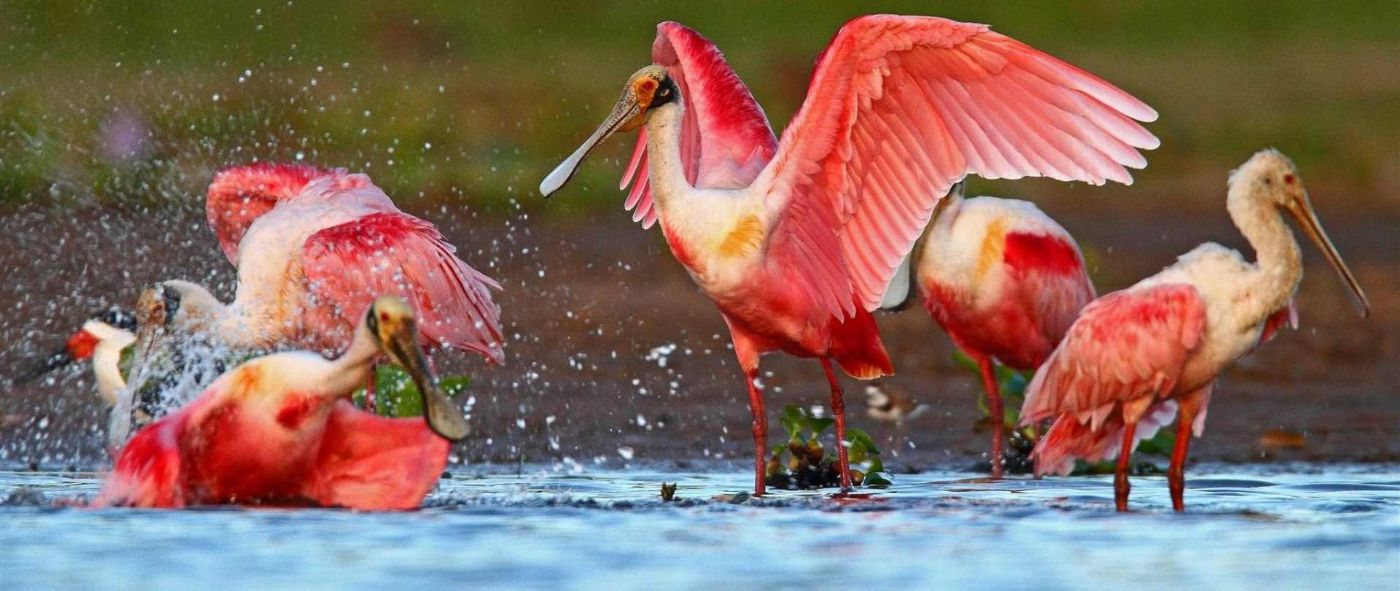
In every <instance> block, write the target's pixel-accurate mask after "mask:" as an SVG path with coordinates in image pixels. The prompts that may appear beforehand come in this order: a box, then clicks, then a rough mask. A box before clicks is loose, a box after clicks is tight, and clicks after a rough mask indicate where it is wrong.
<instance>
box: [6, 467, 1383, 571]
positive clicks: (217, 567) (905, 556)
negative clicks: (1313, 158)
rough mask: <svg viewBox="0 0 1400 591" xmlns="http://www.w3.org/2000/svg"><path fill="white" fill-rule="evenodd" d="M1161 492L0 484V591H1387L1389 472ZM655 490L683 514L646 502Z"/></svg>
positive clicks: (453, 481)
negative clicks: (280, 491)
mask: <svg viewBox="0 0 1400 591" xmlns="http://www.w3.org/2000/svg"><path fill="white" fill-rule="evenodd" d="M1188 478H1189V481H1188V485H1187V486H1188V489H1187V503H1188V509H1189V512H1188V513H1187V514H1184V515H1175V514H1172V513H1171V512H1170V511H1169V510H1168V507H1169V505H1168V499H1167V491H1166V483H1165V481H1164V479H1162V478H1160V477H1156V478H1154V477H1140V478H1135V479H1134V485H1135V486H1134V490H1133V499H1132V500H1133V503H1134V506H1135V508H1137V509H1138V511H1137V512H1135V513H1133V514H1129V515H1117V514H1114V513H1113V512H1112V510H1111V509H1112V488H1111V483H1110V479H1109V478H1105V477H1086V478H1072V479H1046V480H1042V481H1032V480H1021V479H1013V480H1008V481H1004V482H1000V483H986V482H981V481H978V480H975V479H974V478H972V475H970V474H964V473H956V472H935V473H925V474H917V475H902V476H899V477H898V481H897V484H896V485H895V486H894V487H893V488H891V489H888V490H886V491H883V492H880V493H878V494H876V495H874V496H873V497H871V498H869V499H863V500H852V501H838V500H835V499H832V498H830V497H829V496H828V495H827V494H824V493H816V492H802V493H796V492H778V493H776V494H773V495H770V497H769V498H767V499H764V500H762V501H755V500H752V499H745V498H743V497H742V496H741V497H740V498H739V499H737V500H739V501H740V502H739V503H733V502H732V501H734V500H736V499H734V498H733V493H737V492H739V491H742V490H744V489H745V487H746V485H747V484H748V483H749V479H748V477H747V475H746V474H741V473H737V472H714V473H702V474H677V473H671V472H664V471H654V470H628V471H589V472H584V473H582V474H576V475H564V474H560V473H558V472H555V471H554V470H552V469H549V468H546V467H536V468H535V469H534V470H533V471H532V470H531V469H529V468H527V469H526V470H524V472H523V474H522V475H516V474H509V475H492V474H480V475H476V474H474V475H462V474H458V475H457V476H455V477H453V478H450V479H446V480H444V481H443V483H442V485H441V487H440V488H439V490H438V491H437V492H436V493H434V494H433V496H431V497H430V498H429V501H428V507H427V508H425V509H423V510H420V511H415V512H409V513H394V514H360V513H353V512H347V511H332V510H246V509H208V510H194V511H135V510H103V511H94V510H86V509H75V508H54V501H55V500H57V499H64V498H74V497H78V498H81V497H84V496H87V495H91V494H92V493H94V492H95V491H96V490H97V487H98V485H99V480H98V479H97V477H96V476H95V475H91V474H77V475H74V474H58V473H23V472H0V499H6V501H5V506H3V507H0V588H5V589H16V588H83V589H101V588H113V589H128V588H143V589H162V588H165V589H184V588H191V586H192V585H193V586H196V587H204V586H206V585H207V586H210V588H213V587H214V586H217V587H218V588H234V587H237V588H262V587H266V586H269V585H277V586H291V587H296V588H306V589H317V588H348V587H352V586H368V587H377V588H378V587H387V586H390V585H399V584H404V585H413V586H415V587H418V588H423V587H427V586H428V585H432V586H439V587H446V588H466V587H472V588H528V589H546V588H547V589H576V588H596V589H619V588H648V589H670V588H739V587H748V588H770V589H777V588H792V589H812V588H834V587H842V588H847V589H911V588H934V587H938V588H983V589H999V588H1010V587H1011V586H1013V585H1018V586H1019V585H1024V586H1025V587H1024V588H1027V589H1069V588H1081V587H1084V586H1086V585H1090V586H1093V587H1097V588H1113V587H1120V586H1127V585H1130V586H1133V587H1142V586H1150V587H1155V588H1183V589H1185V588H1246V587H1249V588H1260V587H1268V588H1271V589H1324V588H1328V589H1341V588H1344V589H1347V590H1348V591H1356V590H1360V589H1395V588H1396V585H1397V582H1396V581H1397V580H1400V471H1398V470H1397V469H1396V467H1394V466H1342V467H1338V466H1325V467H1323V466H1289V467H1287V468H1280V467H1267V468H1260V467H1250V466H1206V467H1204V468H1202V469H1196V470H1195V472H1194V474H1188ZM662 481H667V482H674V481H679V484H680V486H679V492H678V495H677V496H678V497H679V498H680V499H681V501H680V502H677V503H671V504H663V503H661V501H660V499H659V496H658V494H657V493H658V490H659V483H660V482H662Z"/></svg>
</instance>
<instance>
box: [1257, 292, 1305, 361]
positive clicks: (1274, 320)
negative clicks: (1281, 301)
mask: <svg viewBox="0 0 1400 591" xmlns="http://www.w3.org/2000/svg"><path fill="white" fill-rule="evenodd" d="M1285 326H1287V327H1288V328H1292V329H1297V328H1298V300H1297V299H1290V300H1288V305H1287V306H1284V307H1283V308H1282V309H1280V310H1279V311H1277V312H1274V313H1273V314H1271V315H1269V317H1268V318H1267V319H1266V320H1264V330H1263V331H1262V332H1260V333H1259V344H1257V345H1255V346H1254V348H1255V349H1258V348H1259V347H1262V346H1264V343H1267V342H1269V341H1272V340H1273V339H1274V337H1276V336H1278V331H1279V330H1282V329H1283V327H1285Z"/></svg>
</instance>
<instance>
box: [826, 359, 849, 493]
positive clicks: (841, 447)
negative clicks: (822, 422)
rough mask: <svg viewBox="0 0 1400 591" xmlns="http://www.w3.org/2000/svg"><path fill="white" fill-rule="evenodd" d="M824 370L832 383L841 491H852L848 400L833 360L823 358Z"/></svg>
mask: <svg viewBox="0 0 1400 591" xmlns="http://www.w3.org/2000/svg"><path fill="white" fill-rule="evenodd" d="M822 369H823V370H825V371H826V381H827V382H830V383H831V414H832V415H833V416H835V417H836V461H837V463H838V464H839V465H840V467H841V490H842V492H844V491H848V490H851V460H850V457H849V455H850V454H849V453H848V452H847V450H846V398H845V396H844V395H843V394H842V392H841V383H840V382H838V381H836V372H834V371H832V369H831V360H830V359H827V358H825V357H823V358H822Z"/></svg>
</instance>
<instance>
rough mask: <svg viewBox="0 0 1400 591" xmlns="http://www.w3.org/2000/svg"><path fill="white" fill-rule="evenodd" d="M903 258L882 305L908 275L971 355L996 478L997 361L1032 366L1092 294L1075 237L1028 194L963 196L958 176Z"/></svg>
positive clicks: (900, 300)
mask: <svg viewBox="0 0 1400 591" xmlns="http://www.w3.org/2000/svg"><path fill="white" fill-rule="evenodd" d="M914 259H917V263H915V262H913V261H914ZM903 265H904V267H906V268H904V269H901V271H900V272H899V273H898V274H896V277H897V278H903V279H899V280H897V281H893V282H891V285H890V287H889V289H888V290H886V292H885V297H884V300H883V302H882V306H883V307H885V308H887V309H889V308H895V307H900V306H902V305H903V304H904V302H905V301H907V300H908V299H909V295H910V291H911V290H910V286H909V283H910V282H911V281H912V282H913V283H915V284H917V285H918V287H919V292H920V294H921V295H922V297H923V301H924V307H925V308H926V309H927V310H928V312H929V315H931V316H933V319H934V320H935V321H937V322H938V325H939V326H941V327H943V330H944V331H946V332H947V333H948V336H949V337H950V338H952V339H953V343H954V344H956V345H957V346H958V348H959V349H961V350H962V352H963V353H965V354H967V356H968V357H971V358H972V360H973V361H975V362H976V363H977V366H978V369H979V370H980V371H981V374H982V388H983V390H984V391H985V392H986V395H987V411H988V415H990V417H991V419H992V449H991V453H990V454H989V455H990V458H989V459H990V463H991V471H992V478H1001V476H1002V472H1003V465H1004V464H1005V458H1004V454H1003V447H1004V445H1005V444H1004V440H1005V437H1006V425H1005V422H1006V420H1005V418H1004V417H1005V411H1004V410H1003V408H1002V399H1001V386H1000V384H998V383H997V376H996V366H995V364H996V363H1000V364H1002V365H1006V366H1009V367H1012V368H1015V369H1018V370H1022V371H1030V370H1034V369H1035V368H1037V367H1039V366H1040V364H1041V363H1042V362H1044V361H1045V358H1046V357H1048V356H1049V355H1050V352H1051V351H1053V350H1054V349H1055V345H1057V344H1059V342H1060V339H1061V338H1063V337H1064V334H1065V331H1066V330H1069V326H1070V324H1071V323H1072V322H1074V319H1075V317H1076V316H1078V315H1079V310H1080V309H1081V308H1083V307H1084V305H1085V304H1087V303H1089V302H1090V301H1091V300H1093V299H1094V285H1093V283H1092V282H1091V281H1090V280H1089V274H1088V273H1087V272H1086V271H1085V269H1084V257H1083V255H1082V254H1080V252H1079V245H1078V244H1076V243H1075V241H1074V238H1072V237H1071V236H1070V234H1069V232H1067V231H1065V229H1064V228H1063V227H1061V226H1060V224H1058V223H1056V222H1055V220H1053V219H1050V216H1047V215H1045V213H1044V212H1042V211H1040V209H1039V208H1037V207H1036V206H1035V205H1034V204H1032V203H1029V202H1026V201H1019V200H1015V199H1002V198H998V197H973V198H970V199H968V198H964V197H963V184H962V183H958V184H956V185H954V186H953V189H952V190H951V191H950V192H949V194H948V196H947V197H945V198H944V199H943V201H941V202H940V203H939V205H938V208H937V209H935V210H934V213H933V221H932V222H931V223H930V224H929V227H928V230H927V234H926V236H925V237H924V238H923V245H922V246H918V247H915V250H914V251H913V252H912V253H911V254H910V257H908V258H906V259H905V261H904V264H903ZM911 272H912V274H913V277H912V279H910V276H911Z"/></svg>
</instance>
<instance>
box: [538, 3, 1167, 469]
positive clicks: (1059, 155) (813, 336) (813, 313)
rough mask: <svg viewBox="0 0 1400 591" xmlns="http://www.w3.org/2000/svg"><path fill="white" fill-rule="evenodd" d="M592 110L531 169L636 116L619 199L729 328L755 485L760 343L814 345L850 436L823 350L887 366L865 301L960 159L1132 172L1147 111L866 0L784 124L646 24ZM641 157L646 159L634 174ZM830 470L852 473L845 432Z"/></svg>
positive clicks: (709, 58) (1068, 174) (760, 445)
mask: <svg viewBox="0 0 1400 591" xmlns="http://www.w3.org/2000/svg"><path fill="white" fill-rule="evenodd" d="M652 60H653V62H655V65H651V66H647V67H645V68H642V69H641V70H639V71H637V72H636V73H635V74H633V75H632V76H631V78H629V79H628V81H627V84H626V86H624V87H623V92H622V97H621V98H620V99H619V100H618V102H617V104H616V106H614V107H613V110H612V113H611V114H610V115H608V117H607V119H606V120H605V121H604V122H603V124H602V126H601V127H599V128H598V130H597V131H595V132H594V133H593V134H592V136H590V137H589V138H588V139H587V140H586V141H585V142H584V143H583V145H581V146H579V148H578V149H577V150H576V151H575V152H574V153H573V154H572V155H570V156H569V157H568V158H567V159H566V160H564V162H562V163H561V164H560V165H559V166H558V167H557V168H556V169H555V170H554V171H553V172H551V173H550V174H549V175H548V176H547V177H546V178H545V179H544V181H543V182H542V183H541V184H540V192H541V193H543V194H544V195H549V194H551V193H553V192H555V191H556V190H558V189H559V188H560V187H562V186H563V185H564V183H565V182H566V181H567V180H568V179H569V177H570V176H572V175H573V173H574V171H575V170H576V169H577V168H578V166H579V164H580V162H581V161H582V160H583V158H584V157H585V156H586V155H587V154H588V153H589V152H590V151H591V150H592V149H593V148H594V147H596V146H597V145H598V144H599V143H600V142H602V141H603V140H605V139H606V138H607V137H609V136H611V135H612V134H613V133H615V132H618V131H629V130H634V129H638V128H643V130H644V131H643V133H642V134H641V136H642V137H641V139H640V140H639V144H638V148H637V150H636V152H635V153H634V158H633V162H632V166H630V167H629V170H628V173H627V174H626V175H625V176H624V179H623V184H624V185H626V184H627V183H628V182H629V181H630V180H631V179H632V178H633V177H634V176H636V178H637V181H636V182H637V184H636V185H634V186H633V188H632V192H631V194H630V195H629V197H628V200H627V205H628V207H629V208H631V209H635V210H636V213H635V214H634V218H636V219H639V220H641V221H642V222H643V223H644V224H647V225H649V224H650V223H651V222H654V221H656V220H660V222H661V226H662V231H663V233H664V235H665V237H666V241H667V243H668V244H669V246H670V248H671V252H672V253H673V254H674V255H675V257H676V259H677V260H678V261H680V263H681V264H682V265H683V266H684V267H685V268H686V270H687V271H689V273H690V275H691V277H692V278H693V279H694V280H695V282H696V283H697V284H699V286H700V288H701V290H702V291H704V292H705V294H706V295H707V296H708V297H709V298H710V299H711V300H712V301H714V302H715V304H716V305H717V306H718V307H719V309H720V313H721V314H722V315H723V316H724V319H725V322H726V323H727V324H728V326H729V329H730V335H731V337H732V338H733V341H734V350H735V354H736V355H737V357H738V359H739V366H740V368H741V369H742V370H743V372H744V375H745V378H746V380H747V383H748V390H749V405H750V408H751V410H752V412H753V436H754V480H755V482H754V492H755V493H756V494H763V492H764V482H763V480H764V463H765V457H764V456H765V451H766V449H767V445H766V433H767V418H766V415H765V413H764V410H763V398H762V394H761V392H760V391H759V389H758V388H757V386H756V385H755V383H754V380H755V378H757V376H758V363H759V356H760V355H762V354H763V353H767V352H771V351H779V350H781V351H786V352H788V353H790V354H793V355H797V356H800V357H815V358H817V359H819V360H820V361H821V363H822V367H823V369H824V370H825V372H826V376H827V379H828V382H829V384H830V386H831V405H832V413H833V415H834V416H835V418H836V421H837V422H836V431H837V437H838V439H840V440H844V438H845V410H844V402H843V399H842V394H841V387H840V384H839V382H838V381H837V378H836V374H835V373H834V372H833V370H832V366H831V361H832V360H835V361H836V363H837V364H839V365H840V366H841V369H842V370H844V371H845V372H846V373H847V374H849V375H851V376H853V377H856V378H860V379H872V378H876V377H879V376H883V375H888V374H890V373H891V372H892V371H893V369H892V367H891V365H890V360H889V356H888V355H887V354H886V352H885V349H884V345H883V344H882V343H881V341H880V337H879V333H878V331H877V328H876V325H875V321H874V319H873V317H872V316H871V315H870V311H871V310H873V309H874V308H876V307H877V306H878V304H879V303H880V299H881V295H882V294H883V293H884V290H885V286H886V285H887V284H888V283H889V281H890V278H891V276H892V275H893V274H894V271H895V268H896V267H897V266H898V265H899V264H900V260H901V259H902V258H904V256H905V255H906V254H907V253H908V252H909V251H910V249H911V248H912V247H913V245H914V241H915V240H916V239H918V237H919V235H920V234H921V232H922V231H923V229H924V226H925V224H927V222H928V220H929V216H930V215H931V214H932V212H933V208H934V206H935V205H936V204H937V202H938V200H939V197H941V196H942V195H943V194H945V193H946V192H947V191H948V189H949V187H951V186H952V185H953V183H955V182H958V181H959V180H960V179H962V178H963V177H964V176H966V175H968V174H977V175H980V176H983V177H987V178H1021V177H1026V176H1048V177H1051V178H1056V179H1060V180H1067V181H1068V180H1078V181H1085V182H1090V183H1096V184H1098V183H1103V182H1105V181H1107V180H1115V181H1119V182H1123V183H1128V182H1130V181H1131V178H1132V177H1131V176H1130V175H1129V173H1128V170H1127V169H1128V168H1129V167H1137V168H1140V167H1142V166H1144V165H1145V164H1146V160H1145V159H1144V158H1143V156H1142V154H1141V153H1139V151H1138V150H1139V149H1150V148H1155V147H1156V146H1157V145H1158V141H1157V138H1156V137H1154V136H1153V135H1152V134H1151V133H1148V132H1147V130H1145V129H1143V127H1142V126H1141V125H1139V124H1138V121H1150V120H1153V119H1155V118H1156V116H1157V113H1156V112H1155V111H1153V110H1152V109H1151V108H1150V107H1148V106H1147V105H1145V104H1143V103H1142V102H1141V101H1139V100H1137V99H1136V98H1133V97H1132V96H1130V95H1128V94H1127V93H1125V92H1123V91H1122V90H1119V89H1118V88H1116V87H1114V86H1112V85H1110V84H1108V83H1107V82H1104V81H1103V80H1100V79H1099V78H1097V77H1095V76H1093V75H1092V74H1089V73H1088V72H1085V71H1083V70H1081V69H1079V68H1076V67H1074V66H1072V65H1070V64H1067V63H1065V62H1063V61H1060V60H1058V59H1056V58H1054V57H1051V56H1049V55H1047V54H1045V53H1042V52H1040V51H1037V50H1035V49H1033V48H1031V47H1029V46H1027V45H1025V44H1023V43H1021V42H1019V41H1016V40H1014V39H1011V38H1009V37H1006V36H1004V35H1001V34H999V33H994V32H992V31H991V30H990V29H989V28H988V27H987V26H986V25H977V24H968V23H960V22H956V21H951V20H947V19H941V18H932V17H905V16H891V15H875V16H865V17H860V18H857V19H855V20H853V21H851V22H849V23H847V24H846V25H845V26H843V27H842V28H841V30H840V31H839V32H838V33H837V34H836V37H835V39H833V40H832V42H831V44H830V45H829V46H828V47H827V48H826V50H825V51H824V52H823V53H822V55H821V57H820V58H819V59H818V62H817V65H816V70H815V72H814V73H813V75H812V82H811V86H810V87H809V88H808V91H807V99H806V101H805V102H804V103H803V105H802V109H801V110H800V111H798V113H797V115H796V116H795V117H794V118H793V121H792V123H791V124H790V125H789V126H788V127H787V129H786V130H785V131H784V132H783V137H782V141H781V142H779V141H778V140H777V139H775V138H774V136H773V131H772V129H771V128H770V127H769V125H768V121H767V119H766V118H765V116H764V114H763V110H762V109H760V108H759V106H758V104H757V103H756V102H755V101H754V100H753V96H752V95H751V94H750V93H749V91H748V89H747V88H746V87H745V86H744V85H743V83H742V82H741V81H740V80H739V77H738V76H737V75H736V74H735V73H734V71H733V70H732V69H731V68H730V67H729V65H728V64H727V63H726V62H725V61H724V58H723V56H721V55H720V53H719V50H718V49H717V48H716V47H715V46H714V45H713V44H712V43H710V42H709V41H708V40H706V39H705V38H703V37H701V36H700V35H699V34H697V33H696V32H695V31H692V30H690V29H687V28H685V27H684V26H681V25H679V24H676V23H662V24H661V25H659V26H658V31H657V38H656V41H655V43H654V44H653V45H652ZM643 163H645V174H641V175H636V174H635V173H636V172H637V169H638V168H639V167H641V165H642V164H643ZM837 450H838V457H839V462H840V466H841V481H842V485H843V488H849V486H850V482H851V481H850V469H849V466H848V461H847V453H846V447H845V445H838V446H837Z"/></svg>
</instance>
